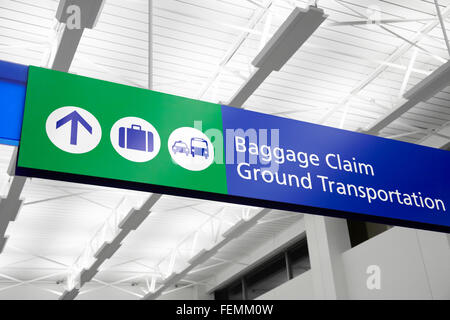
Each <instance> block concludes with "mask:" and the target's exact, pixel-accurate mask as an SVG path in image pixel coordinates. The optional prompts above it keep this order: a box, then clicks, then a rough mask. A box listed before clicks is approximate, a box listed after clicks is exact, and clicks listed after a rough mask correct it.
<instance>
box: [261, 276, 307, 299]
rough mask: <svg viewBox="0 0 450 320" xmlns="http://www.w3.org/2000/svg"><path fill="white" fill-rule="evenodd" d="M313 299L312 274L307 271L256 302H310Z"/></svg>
mask: <svg viewBox="0 0 450 320" xmlns="http://www.w3.org/2000/svg"><path fill="white" fill-rule="evenodd" d="M314 298H315V297H314V286H313V280H312V272H311V270H309V271H307V272H305V273H302V274H301V275H299V276H297V277H295V278H294V279H292V280H289V281H288V282H285V283H283V284H282V285H281V286H279V287H277V288H275V289H273V290H270V291H269V292H266V293H265V294H263V295H261V296H259V297H258V298H257V299H256V300H311V299H314Z"/></svg>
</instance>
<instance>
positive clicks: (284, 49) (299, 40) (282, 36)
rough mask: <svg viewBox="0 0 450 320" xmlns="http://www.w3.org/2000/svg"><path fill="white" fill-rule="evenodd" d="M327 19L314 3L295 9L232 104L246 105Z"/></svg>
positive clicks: (261, 54)
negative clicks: (272, 74) (274, 72)
mask: <svg viewBox="0 0 450 320" xmlns="http://www.w3.org/2000/svg"><path fill="white" fill-rule="evenodd" d="M326 18H327V15H325V14H324V12H323V10H322V9H320V8H317V7H314V6H309V7H308V8H307V9H301V8H295V9H294V10H293V11H292V13H291V14H290V15H289V17H288V18H287V19H286V21H285V22H283V24H282V25H281V26H280V28H278V30H277V31H276V32H275V34H274V35H273V36H272V38H271V39H270V40H269V41H268V42H267V43H266V45H265V46H264V47H263V49H262V50H261V51H260V52H259V54H258V55H257V56H256V58H255V59H254V60H253V62H252V65H253V66H254V67H255V68H256V70H255V71H254V72H253V73H252V74H251V75H250V77H249V78H248V79H247V81H246V82H245V83H244V84H243V85H242V86H241V88H240V89H239V90H238V92H237V93H236V94H235V95H234V96H233V97H232V98H231V100H230V101H229V103H228V105H230V106H232V107H242V105H243V104H244V103H245V101H247V99H248V98H249V97H250V96H251V95H252V94H253V93H254V92H255V91H256V89H257V88H258V87H259V86H260V85H261V84H262V83H263V82H264V80H265V79H266V78H267V77H268V76H269V75H270V74H271V73H272V72H273V71H279V70H280V69H281V68H282V67H283V66H284V65H285V64H286V62H287V61H288V60H289V59H290V58H291V57H292V56H293V55H294V54H295V53H296V52H297V51H298V49H299V48H300V47H301V46H302V45H303V44H304V43H305V42H306V41H307V40H308V39H309V37H310V36H311V35H312V34H313V33H314V32H315V31H316V30H317V28H318V27H319V26H320V25H321V24H322V22H323V21H325V19H326Z"/></svg>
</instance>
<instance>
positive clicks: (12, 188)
mask: <svg viewBox="0 0 450 320" xmlns="http://www.w3.org/2000/svg"><path fill="white" fill-rule="evenodd" d="M17 150H18V149H17V148H14V153H13V155H12V157H11V161H10V163H9V167H8V175H9V176H11V178H10V179H11V181H10V185H9V190H8V194H7V195H6V197H2V198H0V254H1V253H2V252H3V249H4V248H5V246H6V242H7V241H8V237H7V236H6V235H5V233H6V230H7V228H8V225H9V224H10V223H11V222H13V221H15V220H16V218H17V215H18V214H19V211H20V209H21V208H22V206H23V204H24V199H21V198H20V195H21V193H22V190H23V188H24V186H25V182H26V179H27V178H26V177H19V176H14V168H15V167H16V161H17Z"/></svg>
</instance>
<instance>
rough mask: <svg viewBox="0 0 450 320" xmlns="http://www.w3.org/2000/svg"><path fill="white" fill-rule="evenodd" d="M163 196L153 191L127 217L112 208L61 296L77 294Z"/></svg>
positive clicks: (70, 296) (70, 276) (70, 298)
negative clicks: (110, 213) (110, 214)
mask: <svg viewBox="0 0 450 320" xmlns="http://www.w3.org/2000/svg"><path fill="white" fill-rule="evenodd" d="M160 198H161V195H160V194H152V195H150V196H149V197H148V198H147V199H146V200H145V202H144V203H143V204H142V206H141V207H140V208H139V209H131V210H130V211H129V212H128V214H127V215H125V216H124V217H122V216H121V214H120V212H118V211H114V212H113V214H112V216H110V217H109V219H107V221H105V224H104V225H103V226H102V227H101V228H100V229H99V230H98V232H97V233H96V234H95V236H94V237H93V238H92V239H91V240H90V241H89V244H88V246H87V247H86V248H85V250H84V251H83V253H82V254H81V255H80V256H79V258H78V259H77V261H76V263H75V265H74V266H73V272H72V273H70V274H69V275H68V276H67V288H66V290H65V291H64V293H63V294H62V295H61V297H60V300H73V299H75V298H76V296H77V295H78V294H79V293H80V289H81V288H82V287H83V286H84V285H85V284H86V283H87V282H89V281H91V280H92V279H93V278H94V276H95V275H96V274H97V273H98V272H99V268H100V266H101V265H102V264H103V263H104V262H105V261H106V260H108V259H110V258H111V257H112V256H113V255H114V253H115V252H116V251H117V250H118V249H119V248H120V247H121V245H122V241H123V240H124V239H125V238H126V237H127V236H128V235H129V234H130V233H131V232H132V231H134V230H136V229H137V228H138V227H139V226H140V225H141V224H142V222H144V220H145V219H146V218H147V217H148V215H149V214H150V213H151V211H150V210H151V208H152V207H153V206H154V205H155V203H156V202H157V201H158V200H159V199H160ZM111 234H113V236H112V237H111V236H110V235H111Z"/></svg>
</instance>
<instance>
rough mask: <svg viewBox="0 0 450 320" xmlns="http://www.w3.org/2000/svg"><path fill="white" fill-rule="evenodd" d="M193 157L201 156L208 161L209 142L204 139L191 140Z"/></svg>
mask: <svg viewBox="0 0 450 320" xmlns="http://www.w3.org/2000/svg"><path fill="white" fill-rule="evenodd" d="M191 155H192V156H193V157H196V156H200V157H205V159H208V156H209V150H208V142H207V141H206V140H205V139H202V138H191Z"/></svg>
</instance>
